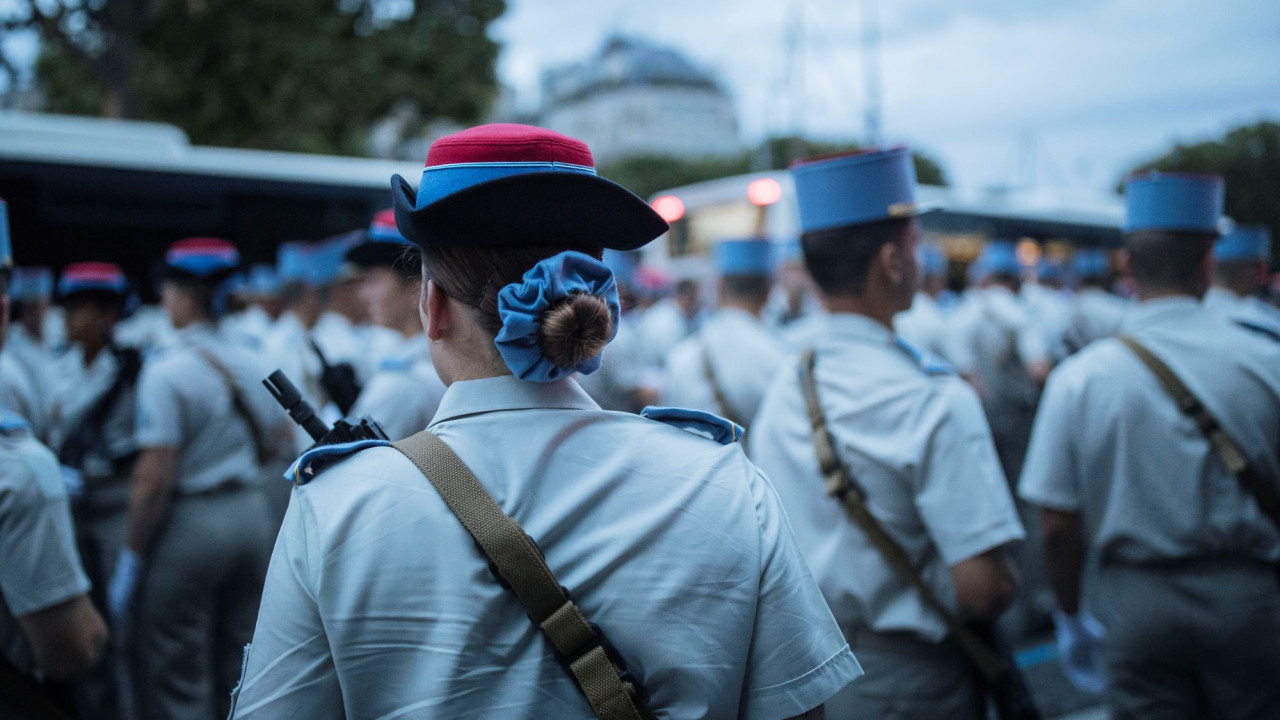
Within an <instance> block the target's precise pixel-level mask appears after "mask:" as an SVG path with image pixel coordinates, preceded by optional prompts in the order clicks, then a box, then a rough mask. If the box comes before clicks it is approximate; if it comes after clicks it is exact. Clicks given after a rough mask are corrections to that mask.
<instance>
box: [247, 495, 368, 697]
mask: <svg viewBox="0 0 1280 720" xmlns="http://www.w3.org/2000/svg"><path fill="white" fill-rule="evenodd" d="M314 533H315V521H314V517H312V516H311V511H310V508H309V507H308V506H307V504H306V502H305V500H304V499H303V498H302V497H301V496H300V494H299V493H298V492H297V491H295V492H294V495H293V497H292V498H291V499H290V502H289V509H288V510H287V511H286V512H285V516H284V522H283V523H282V525H281V527H280V534H279V536H277V538H276V546H275V551H274V552H273V553H272V555H271V565H270V567H269V568H268V569H267V579H266V584H265V586H264V587H263V591H262V604H261V606H260V609H259V611H258V625H257V627H256V628H255V629H254V632H253V643H252V644H251V645H250V646H249V647H248V648H247V649H246V651H245V664H244V674H243V677H242V678H241V681H240V686H239V687H238V688H237V689H236V692H235V694H234V697H233V700H232V702H233V711H232V718H236V719H239V718H250V719H252V720H270V719H274V718H304V717H305V718H319V719H321V720H323V719H324V718H335V719H338V718H342V717H344V715H343V704H342V689H341V686H340V685H339V682H338V674H337V671H336V669H335V668H334V663H333V656H332V654H331V653H330V652H329V640H328V637H327V636H326V634H325V629H324V626H323V624H322V623H321V620H320V611H319V607H318V604H317V601H316V595H315V592H314V589H313V581H312V572H311V568H312V566H313V559H312V558H311V557H310V552H311V550H310V548H312V547H314V546H315V542H314V541H313V538H312V541H311V542H309V538H311V537H312V536H314Z"/></svg>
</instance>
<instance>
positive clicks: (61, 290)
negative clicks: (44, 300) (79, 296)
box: [58, 278, 128, 296]
mask: <svg viewBox="0 0 1280 720" xmlns="http://www.w3.org/2000/svg"><path fill="white" fill-rule="evenodd" d="M127 290H128V285H127V283H126V282H125V280H124V278H117V279H115V280H97V279H93V280H90V279H87V278H63V279H62V280H61V281H59V282H58V294H59V295H62V296H66V295H71V294H72V293H78V292H92V291H100V292H109V293H115V294H117V295H123V294H125V292H126V291H127Z"/></svg>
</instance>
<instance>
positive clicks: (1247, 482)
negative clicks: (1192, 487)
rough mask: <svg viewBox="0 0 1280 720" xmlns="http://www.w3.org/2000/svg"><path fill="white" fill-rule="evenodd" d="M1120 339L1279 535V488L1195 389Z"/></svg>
mask: <svg viewBox="0 0 1280 720" xmlns="http://www.w3.org/2000/svg"><path fill="white" fill-rule="evenodd" d="M1118 339H1119V340H1120V342H1122V343H1124V345H1125V347H1127V348H1129V350H1130V351H1131V352H1133V354H1134V355H1136V356H1138V359H1139V360H1141V361H1142V364H1143V365H1146V366H1147V369H1148V370H1150V371H1151V374H1152V375H1155V376H1156V379H1157V380H1159V381H1160V385H1161V386H1162V387H1163V388H1164V390H1165V392H1166V393H1168V395H1169V397H1170V398H1172V399H1173V401H1174V403H1176V404H1177V406H1178V410H1180V411H1182V414H1184V415H1186V416H1187V417H1190V418H1191V419H1192V420H1194V421H1195V424H1196V427H1197V428H1199V429H1200V433H1201V434H1203V435H1204V436H1205V438H1206V439H1207V440H1208V441H1209V446H1210V447H1211V448H1213V452H1214V453H1215V454H1217V456H1218V459H1219V460H1221V461H1222V464H1223V465H1225V466H1226V468H1227V472H1229V473H1231V474H1232V475H1234V476H1235V478H1236V480H1237V481H1238V482H1239V483H1240V487H1242V488H1244V491H1245V492H1246V493H1248V494H1249V495H1251V496H1253V498H1254V500H1256V501H1257V502H1258V507H1260V508H1261V509H1262V514H1263V515H1265V516H1266V517H1267V519H1268V520H1270V521H1271V523H1272V524H1273V525H1275V526H1276V531H1277V532H1280V488H1278V487H1277V484H1276V482H1275V481H1274V480H1273V481H1268V480H1267V478H1265V477H1263V476H1262V473H1261V472H1259V471H1258V468H1257V467H1256V466H1254V464H1253V463H1252V462H1251V461H1250V460H1249V456H1248V455H1247V454H1245V451H1244V448H1242V447H1241V446H1240V443H1238V442H1236V439H1235V438H1233V437H1232V436H1231V434H1230V433H1228V432H1227V430H1226V428H1224V427H1222V424H1221V423H1219V422H1218V419H1217V418H1216V417H1214V416H1213V413H1211V412H1210V411H1209V409H1208V408H1207V407H1205V405H1204V403H1203V402H1201V401H1200V398H1198V397H1196V395H1195V393H1193V392H1191V388H1189V387H1187V384H1186V383H1184V382H1182V378H1180V377H1178V375H1177V373H1175V372H1174V371H1173V369H1172V368H1170V367H1169V366H1168V365H1167V364H1165V362H1164V361H1163V360H1161V359H1160V358H1158V357H1156V355H1155V353H1153V352H1151V351H1150V350H1148V349H1147V348H1146V346H1144V345H1143V344H1142V343H1140V342H1138V341H1137V340H1135V339H1133V338H1132V337H1130V336H1128V335H1121V336H1119V337H1118Z"/></svg>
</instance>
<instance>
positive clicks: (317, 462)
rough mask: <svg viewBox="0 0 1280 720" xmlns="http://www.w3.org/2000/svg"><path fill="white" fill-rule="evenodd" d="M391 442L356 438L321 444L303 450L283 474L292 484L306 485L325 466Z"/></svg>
mask: <svg viewBox="0 0 1280 720" xmlns="http://www.w3.org/2000/svg"><path fill="white" fill-rule="evenodd" d="M390 445H391V443H389V442H387V441H386V440H356V441H355V442H349V443H338V444H336V445H321V446H320V447H316V448H311V449H310V450H308V451H306V452H304V453H303V454H302V457H300V458H298V459H297V460H294V461H293V464H292V465H290V466H289V469H288V470H287V471H286V472H285V474H284V479H285V480H288V481H289V482H291V483H293V484H294V485H306V484H307V483H309V482H311V481H312V480H315V479H316V478H317V477H318V476H319V475H320V473H322V472H324V471H325V469H326V468H329V467H331V466H333V465H336V464H338V463H339V462H341V461H343V460H345V459H346V458H348V457H350V456H352V455H354V454H356V453H358V452H360V451H361V450H364V449H366V448H371V447H387V446H390Z"/></svg>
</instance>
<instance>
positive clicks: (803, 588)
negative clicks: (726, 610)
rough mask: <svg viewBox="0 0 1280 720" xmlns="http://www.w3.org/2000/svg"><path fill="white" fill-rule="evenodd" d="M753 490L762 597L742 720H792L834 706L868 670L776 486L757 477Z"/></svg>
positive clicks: (751, 650)
mask: <svg viewBox="0 0 1280 720" xmlns="http://www.w3.org/2000/svg"><path fill="white" fill-rule="evenodd" d="M751 490H752V494H753V495H754V499H755V506H756V517H757V520H758V521H759V523H760V549H761V567H760V597H759V601H758V603H757V605H756V616H755V627H754V630H753V632H752V636H751V648H750V654H749V656H748V658H747V668H746V675H745V677H746V681H745V683H744V687H743V694H742V703H741V713H740V716H741V717H743V718H752V719H756V720H765V719H770V718H789V717H794V716H796V715H801V714H803V713H805V712H807V711H809V710H812V709H813V708H815V707H817V706H819V705H822V704H823V703H825V702H826V701H827V700H829V699H831V697H832V696H833V695H835V694H836V693H837V692H839V691H840V690H842V689H843V688H844V687H845V686H846V685H848V684H849V683H850V682H852V681H853V680H854V679H855V678H857V677H858V676H859V675H861V674H862V668H861V667H860V666H859V665H858V661H857V660H856V659H855V658H854V656H853V652H852V651H850V649H849V645H848V643H847V642H846V641H845V639H844V634H843V633H841V632H840V628H839V626H838V625H836V621H835V618H834V617H833V616H832V615H831V610H830V609H829V608H828V607H827V603H826V601H825V600H824V599H823V597H822V592H821V591H820V590H819V589H818V584H817V581H815V580H814V579H813V575H812V574H811V573H810V572H809V568H808V566H807V565H806V564H805V562H804V558H803V557H802V556H801V555H800V550H799V548H797V547H796V540H795V537H794V536H793V535H792V533H791V525H790V524H789V523H788V522H787V517H786V514H785V513H784V512H783V510H782V505H781V503H780V501H779V500H778V496H777V494H776V493H775V491H774V489H773V486H772V485H770V484H769V481H768V479H766V478H765V476H764V474H763V473H761V472H760V471H758V470H755V471H754V472H753V479H752V481H751Z"/></svg>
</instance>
